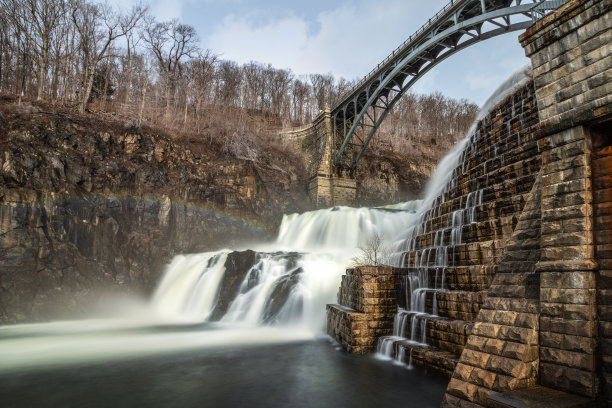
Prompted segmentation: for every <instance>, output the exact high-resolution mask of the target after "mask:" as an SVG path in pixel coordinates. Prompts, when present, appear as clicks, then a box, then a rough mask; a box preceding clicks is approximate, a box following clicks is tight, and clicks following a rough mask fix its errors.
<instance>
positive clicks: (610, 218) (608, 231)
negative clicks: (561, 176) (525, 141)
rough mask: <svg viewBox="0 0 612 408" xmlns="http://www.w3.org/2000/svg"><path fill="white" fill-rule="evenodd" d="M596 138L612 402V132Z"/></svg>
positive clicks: (605, 379) (604, 342)
mask: <svg viewBox="0 0 612 408" xmlns="http://www.w3.org/2000/svg"><path fill="white" fill-rule="evenodd" d="M592 135H593V207H594V229H595V245H596V246H595V257H596V259H597V261H598V263H599V276H598V281H597V315H598V316H599V350H600V351H601V353H602V359H601V380H602V386H603V390H602V391H603V394H604V396H605V398H606V399H607V400H608V401H612V131H611V129H610V126H608V127H607V128H606V127H604V128H595V129H593V132H592Z"/></svg>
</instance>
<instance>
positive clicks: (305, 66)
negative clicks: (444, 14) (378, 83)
mask: <svg viewBox="0 0 612 408" xmlns="http://www.w3.org/2000/svg"><path fill="white" fill-rule="evenodd" d="M428 9H429V7H425V8H423V7H422V6H421V7H415V6H414V5H411V4H410V3H409V2H406V1H402V0H384V1H378V2H370V1H363V0H362V1H354V2H351V3H344V4H342V5H341V6H340V7H337V8H335V9H332V10H330V11H325V12H321V13H319V14H318V15H317V16H316V18H315V19H314V20H310V21H309V20H307V19H305V18H304V17H297V16H295V15H287V16H285V17H281V18H277V19H275V20H270V21H262V17H261V15H258V14H256V13H251V14H250V15H246V16H244V15H241V16H237V15H230V16H227V17H226V18H224V19H223V20H222V21H221V23H219V24H217V25H216V26H215V27H214V29H213V30H212V33H211V35H210V36H209V37H208V41H207V42H206V43H205V45H206V46H207V47H208V48H210V49H211V50H213V52H217V53H219V54H221V55H222V57H223V58H226V59H232V60H235V61H238V62H248V61H250V60H255V61H260V62H264V63H271V64H272V65H274V66H278V67H291V68H292V69H293V71H294V72H296V73H297V74H307V73H313V72H320V73H327V72H332V73H333V74H334V75H335V76H337V77H346V78H349V79H352V78H355V77H360V76H362V75H364V74H365V73H367V72H369V71H370V69H372V68H373V67H374V66H376V64H378V62H379V61H380V60H382V59H383V58H384V57H385V56H386V55H387V54H388V53H390V52H391V51H392V50H393V49H394V48H395V47H396V46H397V45H399V44H400V43H401V42H402V41H404V39H405V38H407V37H408V36H409V35H410V34H411V31H414V30H415V29H416V28H417V27H418V23H416V21H419V20H422V18H420V19H419V14H422V15H427V14H428V13H429V12H430V10H428ZM419 11H420V13H419ZM411 21H412V22H414V23H412V22H411Z"/></svg>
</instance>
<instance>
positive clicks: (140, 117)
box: [138, 85, 147, 126]
mask: <svg viewBox="0 0 612 408" xmlns="http://www.w3.org/2000/svg"><path fill="white" fill-rule="evenodd" d="M146 94H147V86H146V85H144V87H143V88H142V101H141V102H140V113H139V115H138V126H140V124H141V123H142V114H143V112H144V108H145V96H146Z"/></svg>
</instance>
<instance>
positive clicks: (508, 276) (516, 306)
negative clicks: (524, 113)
mask: <svg viewBox="0 0 612 408" xmlns="http://www.w3.org/2000/svg"><path fill="white" fill-rule="evenodd" d="M540 180H541V178H539V179H538V181H537V182H536V183H535V184H534V186H533V188H532V191H531V193H530V195H529V198H528V201H527V203H526V204H525V207H524V209H523V211H522V213H521V215H520V218H519V221H518V224H517V226H516V229H515V231H514V233H513V235H512V237H511V238H510V240H509V242H508V244H507V245H506V253H505V255H504V257H503V259H502V260H501V262H500V264H499V265H498V266H497V268H496V269H497V273H496V274H495V278H494V279H493V283H492V284H491V287H490V288H489V290H488V293H487V295H488V296H487V297H486V300H485V301H484V304H483V305H482V308H481V309H480V312H479V313H478V317H477V318H476V319H475V320H476V323H475V324H474V328H473V330H472V333H471V335H470V336H469V339H468V340H467V344H466V345H465V349H464V350H463V351H462V353H461V358H460V359H459V362H458V364H457V367H456V369H455V371H454V373H453V376H452V378H451V380H450V383H449V385H448V389H447V394H446V395H445V397H444V405H446V406H460V405H462V404H465V403H466V402H467V401H469V402H472V403H476V404H478V405H481V406H486V405H488V403H487V402H488V400H487V398H488V396H489V395H491V394H492V393H493V392H494V391H506V390H512V389H517V388H523V387H526V386H529V385H534V384H535V383H536V380H537V374H538V335H537V331H538V323H539V319H538V313H537V312H538V306H539V287H538V284H539V276H538V274H536V273H535V272H536V263H537V262H538V260H539V259H540V218H541V212H540V204H541V182H540Z"/></svg>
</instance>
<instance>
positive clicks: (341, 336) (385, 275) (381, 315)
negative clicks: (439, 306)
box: [327, 266, 405, 354]
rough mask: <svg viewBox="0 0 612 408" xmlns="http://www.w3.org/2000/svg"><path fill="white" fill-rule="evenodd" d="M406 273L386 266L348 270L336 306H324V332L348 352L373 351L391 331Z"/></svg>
mask: <svg viewBox="0 0 612 408" xmlns="http://www.w3.org/2000/svg"><path fill="white" fill-rule="evenodd" d="M404 273H405V270H403V269H402V268H393V267H389V266H360V267H356V268H354V269H347V271H346V274H345V275H344V276H342V284H341V286H340V291H339V293H338V302H339V303H340V304H339V305H327V333H328V334H329V335H330V336H332V337H333V338H334V339H335V340H336V341H337V342H338V343H340V345H341V346H342V347H343V348H344V349H345V350H347V351H349V352H351V353H357V354H364V353H371V352H373V351H375V350H376V344H377V342H378V338H379V337H381V336H388V335H390V334H391V333H392V332H393V318H394V317H395V314H396V313H397V303H398V300H397V295H398V292H399V290H400V281H401V277H402V276H403V275H404Z"/></svg>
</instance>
